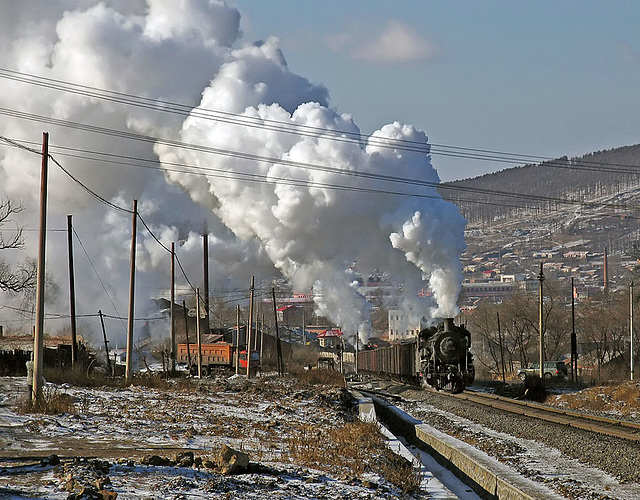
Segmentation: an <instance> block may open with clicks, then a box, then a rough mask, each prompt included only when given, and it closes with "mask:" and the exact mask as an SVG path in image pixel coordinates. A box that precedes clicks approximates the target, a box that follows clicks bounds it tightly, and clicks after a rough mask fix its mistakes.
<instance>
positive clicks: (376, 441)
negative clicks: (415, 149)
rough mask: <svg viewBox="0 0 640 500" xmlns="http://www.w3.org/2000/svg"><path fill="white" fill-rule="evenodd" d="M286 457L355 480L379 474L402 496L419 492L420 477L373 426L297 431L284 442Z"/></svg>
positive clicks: (356, 424) (305, 428) (364, 423)
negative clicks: (370, 474)
mask: <svg viewBox="0 0 640 500" xmlns="http://www.w3.org/2000/svg"><path fill="white" fill-rule="evenodd" d="M287 446H288V450H287V454H286V455H287V457H288V458H289V459H290V460H291V461H292V462H295V463H299V464H301V465H304V466H308V467H313V468H316V469H319V470H326V471H329V472H335V471H336V469H337V470H341V471H342V472H343V473H344V474H346V475H355V476H359V475H361V474H364V473H365V472H374V473H379V474H381V475H382V476H383V477H384V478H385V479H386V480H387V481H389V482H390V483H392V484H394V485H395V486H397V487H399V488H402V490H403V492H404V493H412V492H415V491H418V490H419V487H420V476H419V473H416V471H415V469H414V467H413V465H412V464H411V463H409V462H407V461H406V460H404V459H403V458H402V457H399V456H398V455H396V454H395V453H393V451H391V450H390V449H389V448H388V447H387V446H386V440H385V438H384V436H383V435H382V434H381V433H380V431H379V430H378V426H377V424H375V423H367V422H361V421H356V422H351V423H347V424H345V425H343V426H341V427H337V428H335V429H333V430H331V431H330V432H328V433H322V432H321V431H319V430H318V429H316V428H315V427H312V426H304V427H299V428H298V429H297V430H296V431H295V432H294V433H293V435H292V436H291V437H290V438H289V439H288V441H287Z"/></svg>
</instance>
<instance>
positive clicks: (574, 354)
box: [571, 278, 578, 382]
mask: <svg viewBox="0 0 640 500" xmlns="http://www.w3.org/2000/svg"><path fill="white" fill-rule="evenodd" d="M571 381H572V382H577V381H578V338H577V337H576V288H575V286H574V284H573V278H571Z"/></svg>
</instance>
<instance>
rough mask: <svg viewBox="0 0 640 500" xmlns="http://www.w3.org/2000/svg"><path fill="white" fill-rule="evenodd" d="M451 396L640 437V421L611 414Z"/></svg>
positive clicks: (575, 425) (486, 397)
mask: <svg viewBox="0 0 640 500" xmlns="http://www.w3.org/2000/svg"><path fill="white" fill-rule="evenodd" d="M451 396H452V397H455V398H458V399H462V400H465V401H469V402H472V403H476V404H480V405H483V406H489V407H491V408H495V409H499V410H503V411H507V412H509V413H516V414H518V415H524V416H527V417H531V418H536V419H539V420H544V421H546V422H553V423H556V424H560V425H565V426H567V427H573V428H576V429H582V430H587V431H591V432H597V433H599V434H604V435H606V436H612V437H617V438H620V439H626V440H629V441H635V442H638V441H640V424H639V423H635V422H629V421H625V420H616V419H612V418H608V417H601V416H596V415H588V414H584V413H578V412H573V411H568V410H562V409H558V408H551V407H549V406H545V405H542V404H538V403H532V402H526V401H518V400H515V399H510V398H504V397H501V396H495V395H491V394H483V393H478V392H472V391H465V392H463V393H461V394H452V395H451Z"/></svg>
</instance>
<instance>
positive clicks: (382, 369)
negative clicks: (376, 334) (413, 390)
mask: <svg viewBox="0 0 640 500" xmlns="http://www.w3.org/2000/svg"><path fill="white" fill-rule="evenodd" d="M470 348H471V334H470V332H469V330H467V329H466V328H464V327H463V326H455V325H454V323H453V319H451V318H447V319H445V320H444V321H443V322H442V323H440V324H439V325H438V326H437V327H430V328H425V329H424V330H422V331H421V332H420V333H419V335H418V339H417V340H414V341H412V342H403V343H400V344H394V345H392V346H390V347H381V348H379V349H373V350H365V351H362V352H360V353H358V371H359V372H364V373H371V374H374V375H379V376H388V377H391V378H393V379H396V380H401V381H405V382H410V383H420V384H422V385H428V386H431V387H434V388H435V389H438V390H440V389H446V390H449V391H451V392H454V393H456V392H462V391H463V390H464V389H465V387H466V386H467V385H470V384H472V383H473V380H474V378H475V369H474V366H473V356H472V354H471V352H470Z"/></svg>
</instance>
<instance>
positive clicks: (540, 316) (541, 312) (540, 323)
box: [538, 262, 544, 381]
mask: <svg viewBox="0 0 640 500" xmlns="http://www.w3.org/2000/svg"><path fill="white" fill-rule="evenodd" d="M538 280H539V281H540V291H539V296H540V297H539V298H540V300H539V306H540V307H539V311H538V312H539V314H538V328H539V329H540V380H542V381H544V330H543V326H544V325H543V321H544V308H543V305H544V300H543V289H542V283H543V282H544V273H543V271H542V262H540V274H539V275H538Z"/></svg>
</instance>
